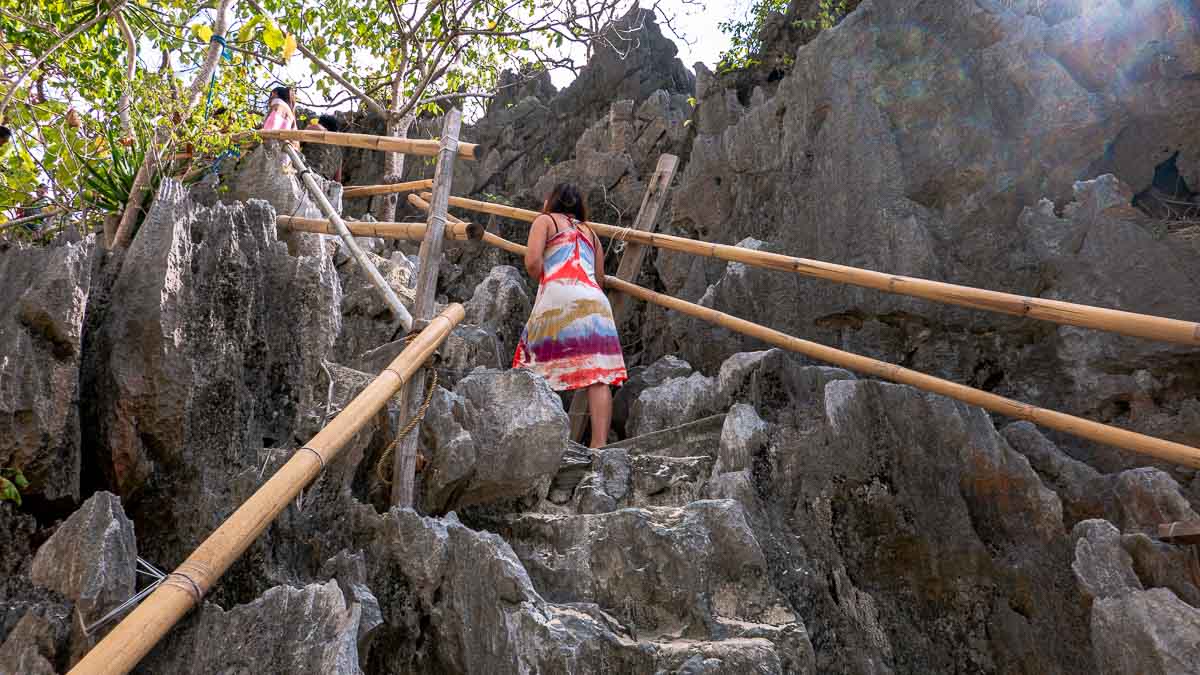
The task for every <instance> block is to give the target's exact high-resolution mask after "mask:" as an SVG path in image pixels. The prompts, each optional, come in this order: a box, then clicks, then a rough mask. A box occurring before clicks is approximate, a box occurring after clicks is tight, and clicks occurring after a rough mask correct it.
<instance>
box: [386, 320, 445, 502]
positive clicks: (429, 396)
mask: <svg viewBox="0 0 1200 675" xmlns="http://www.w3.org/2000/svg"><path fill="white" fill-rule="evenodd" d="M418 335H420V333H409V334H408V335H406V336H404V342H405V344H408V343H411V342H412V341H413V340H414V339H416V337H417V336H418ZM430 358H432V355H431V357H430ZM421 367H422V368H427V367H428V361H426V363H423V364H421ZM428 370H429V374H430V377H429V382H428V386H426V387H425V398H424V400H422V401H421V407H419V408H418V409H417V412H416V414H415V415H413V416H412V419H410V420H409V421H408V423H407V424H405V425H404V428H403V429H401V430H400V431H399V433H397V434H396V437H395V438H393V439H392V442H391V443H389V444H388V446H387V448H385V449H384V451H383V454H382V455H380V457H379V461H378V462H376V463H375V475H376V476H378V477H379V480H380V481H381V482H382V483H383V484H384V485H391V484H392V480H391V479H390V478H388V474H387V467H388V466H389V465H390V464H391V463H392V453H394V452H395V451H396V446H397V445H399V444H400V441H403V440H404V439H405V438H406V437H408V435H409V434H410V433H412V431H413V429H416V428H417V425H418V424H420V423H421V421H422V420H424V419H425V413H426V411H428V410H429V406H430V404H432V403H433V392H434V391H436V390H437V385H438V372H437V369H435V368H429V369H428Z"/></svg>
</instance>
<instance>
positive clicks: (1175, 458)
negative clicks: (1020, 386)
mask: <svg viewBox="0 0 1200 675" xmlns="http://www.w3.org/2000/svg"><path fill="white" fill-rule="evenodd" d="M606 282H607V285H608V287H609V288H612V289H614V290H617V291H620V292H622V293H627V294H629V295H631V296H633V297H635V298H638V299H640V300H644V301H646V302H651V303H654V304H656V305H659V306H661V307H665V308H667V309H673V310H675V311H677V312H680V313H682V314H687V315H688V316H693V317H696V318H697V319H701V320H703V321H707V322H708V323H711V324H715V325H718V326H721V327H724V328H728V329H729V330H732V331H736V332H738V333H741V334H743V335H749V336H750V337H753V338H757V339H759V340H762V341H763V342H766V343H768V344H772V345H775V346H777V347H782V348H783V349H787V350H789V351H793V352H798V353H800V354H804V355H806V356H810V357H812V358H814V359H818V360H820V361H824V362H826V363H832V364H834V365H838V366H842V367H843V368H849V369H850V370H854V371H857V372H859V373H864V374H867V375H873V376H875V377H880V378H883V379H885V380H891V381H892V382H898V383H900V384H907V385H910V386H913V387H916V388H918V389H923V390H925V391H930V392H933V393H935V394H941V395H942V396H948V397H950V398H952V399H955V400H957V401H962V402H963V403H967V404H969V405H974V406H979V407H980V408H984V409H985V410H990V411H992V412H994V413H999V414H1001V415H1005V416H1006V417H1012V418H1015V419H1021V420H1028V421H1030V422H1033V423H1034V424H1038V425H1041V426H1043V427H1046V428H1048V429H1056V430H1058V431H1062V432H1065V433H1068V434H1072V435H1074V436H1079V437H1080V438H1086V439H1088V440H1091V441H1096V442H1097V443H1104V444H1105V445H1111V446H1114V447H1118V448H1124V449H1126V450H1131V451H1133V452H1137V453H1140V454H1143V455H1150V456H1151V457H1157V458H1159V459H1165V460H1167V461H1169V462H1174V463H1176V464H1183V465H1186V466H1191V467H1200V449H1197V448H1193V447H1191V446H1187V445H1183V444H1181V443H1175V442H1173V441H1167V440H1163V439H1160V438H1154V437H1153V436H1147V435H1145V434H1139V433H1137V432H1134V431H1128V430H1126V429H1119V428H1117V427H1112V426H1108V425H1105V424H1100V423H1099V422H1093V421H1091V420H1085V419H1083V418H1081V417H1075V416H1073V415H1068V414H1066V413H1061V412H1057V411H1054V410H1047V409H1046V408H1038V407H1036V406H1032V405H1029V404H1028V403H1021V402H1020V401H1014V400H1012V399H1009V398H1004V397H1003V396H997V395H995V394H989V393H988V392H985V391H980V390H978V389H974V388H972V387H968V386H966V385H962V384H957V383H955V382H950V381H948V380H943V379H941V378H937V377H933V376H932V375H926V374H924V373H919V372H917V371H915V370H909V369H908V368H902V367H900V366H897V365H895V364H891V363H887V362H885V361H877V360H875V359H872V358H868V357H866V356H859V355H858V354H851V353H850V352H844V351H842V350H840V349H834V348H833V347H826V346H825V345H821V344H817V343H815V342H809V341H808V340H801V339H800V338H797V337H792V336H791V335H787V334H785V333H781V332H779V331H777V330H773V329H771V328H767V327H765V326H760V325H758V324H756V323H752V322H750V321H746V320H745V319H739V318H737V317H734V316H730V315H729V314H725V313H724V312H718V311H717V310H715V309H709V308H707V307H701V306H700V305H697V304H694V303H691V302H687V301H684V300H680V299H678V298H674V297H671V296H669V295H664V294H662V293H655V292H654V291H651V290H648V289H645V288H642V287H641V286H637V285H634V284H631V283H629V282H627V281H623V280H621V279H617V278H614V277H606Z"/></svg>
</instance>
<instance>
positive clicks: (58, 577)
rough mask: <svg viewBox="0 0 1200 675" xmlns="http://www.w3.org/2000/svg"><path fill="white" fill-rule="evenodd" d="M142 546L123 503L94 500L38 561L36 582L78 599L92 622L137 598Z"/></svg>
mask: <svg viewBox="0 0 1200 675" xmlns="http://www.w3.org/2000/svg"><path fill="white" fill-rule="evenodd" d="M136 575H137V541H136V539H135V536H134V531H133V523H132V522H131V521H130V520H129V518H128V517H126V515H125V511H124V509H122V508H121V500H120V499H118V498H117V496H116V495H113V494H111V493H108V492H97V493H96V494H94V495H92V496H91V497H90V498H88V500H87V501H86V502H84V503H83V506H81V507H79V510H78V511H76V512H75V513H73V514H71V517H70V518H67V520H66V521H65V522H64V523H63V524H62V525H60V526H59V527H58V529H57V530H55V531H54V534H53V535H51V537H50V539H48V540H47V541H46V543H45V544H42V546H41V548H39V549H38V551H37V555H35V556H34V558H33V567H32V569H31V571H30V577H31V578H32V580H33V583H35V584H37V585H38V586H41V587H43V588H48V589H51V590H53V591H55V592H57V593H60V594H62V595H63V596H66V597H67V598H69V599H71V600H73V601H74V602H75V604H76V606H77V607H78V608H79V611H80V614H81V616H82V617H83V620H84V621H86V622H89V623H90V622H92V621H95V620H96V619H99V618H100V616H101V615H103V614H104V612H106V611H108V610H110V609H112V608H113V607H115V606H116V605H117V604H118V603H120V602H122V601H124V600H126V599H127V598H129V596H131V595H133V592H134V590H135V586H136V583H137V576H136Z"/></svg>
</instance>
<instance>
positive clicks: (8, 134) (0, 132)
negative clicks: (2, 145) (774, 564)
mask: <svg viewBox="0 0 1200 675" xmlns="http://www.w3.org/2000/svg"><path fill="white" fill-rule="evenodd" d="M10 138H12V131H10V130H9V128H8V127H6V126H4V125H0V140H2V141H7V140H8V139H10Z"/></svg>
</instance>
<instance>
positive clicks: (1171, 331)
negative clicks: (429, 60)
mask: <svg viewBox="0 0 1200 675" xmlns="http://www.w3.org/2000/svg"><path fill="white" fill-rule="evenodd" d="M450 205H451V206H456V207H458V208H464V209H470V210H472V211H479V212H482V213H490V214H493V215H497V216H503V217H506V218H515V219H517V220H526V221H532V220H533V219H534V218H536V217H537V216H538V212H537V211H530V210H529V209H518V208H515V207H512V206H505V205H503V204H492V203H489V202H481V201H478V200H474V199H466V198H463V197H451V198H450ZM588 225H589V226H591V227H592V229H594V230H595V231H596V233H597V234H600V235H602V236H605V237H609V238H619V239H624V240H627V241H632V242H637V243H639V244H648V245H650V246H656V247H658V248H664V249H668V250H672V251H679V252H682V253H691V254H694V255H701V256H705V257H708V258H719V259H721V260H728V261H731V262H740V263H745V264H747V265H751V266H753V267H762V268H766V269H774V270H782V271H785V272H794V273H796V274H801V275H804V276H809V277H815V278H818V279H826V280H828V281H835V282H838V283H844V284H851V285H854V286H861V287H863V288H873V289H875V290H879V291H884V292H887V293H895V294H898V295H908V296H912V297H916V298H924V299H926V300H933V301H935V302H942V303H946V304H951V305H959V306H961V307H970V308H972V309H980V310H984V311H988V312H997V313H1000V314H1012V315H1014V316H1026V317H1030V318H1033V319H1040V320H1042V321H1050V322H1053V323H1058V324H1065V325H1069V326H1080V327H1083V328H1093V329H1096V330H1104V331H1109V332H1112V333H1119V334H1121V335H1129V336H1132V337H1140V338H1147V339H1150V340H1162V341H1165V342H1175V343H1178V344H1184V345H1193V346H1195V345H1200V323H1196V322H1194V321H1181V320H1179V319H1169V318H1165V317H1160V316H1153V315H1149V314H1138V313H1136V312H1126V311H1123V310H1119V309H1107V308H1104V307H1093V306H1091V305H1081V304H1076V303H1072V302H1064V301H1061V300H1049V299H1046V298H1035V297H1027V296H1021V295H1015V294H1012V293H1002V292H1000V291H989V290H985V289H980V288H973V287H971V286H959V285H956V284H950V283H945V282H942V281H931V280H929V279H919V278H916V277H905V276H900V275H895V274H886V273H883V272H875V271H872V270H865V269H860V268H857V267H849V266H846V265H838V264H835V263H828V262H822V261H819V260H809V259H806V258H796V257H792V256H788V255H782V254H779V253H768V252H765V251H754V250H751V249H747V248H740V247H738V246H729V245H728V244H710V243H707V242H703V241H697V240H695V239H688V238H686V237H675V236H671V235H666V234H656V233H653V232H638V231H636V230H633V229H629V228H623V227H613V226H612V225H605V224H604V223H594V222H591V221H588Z"/></svg>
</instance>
